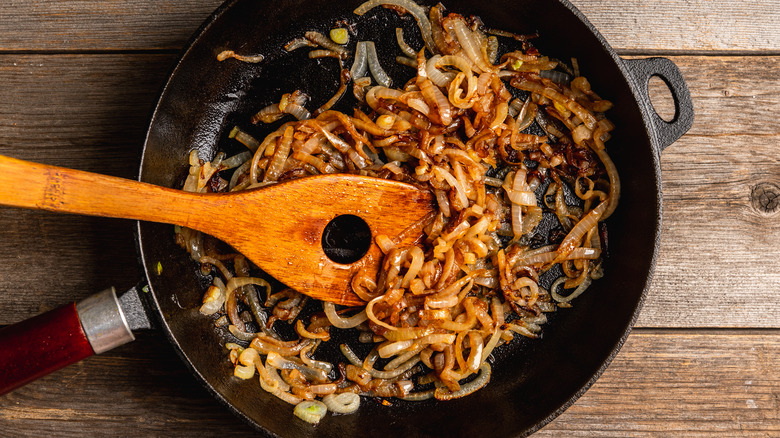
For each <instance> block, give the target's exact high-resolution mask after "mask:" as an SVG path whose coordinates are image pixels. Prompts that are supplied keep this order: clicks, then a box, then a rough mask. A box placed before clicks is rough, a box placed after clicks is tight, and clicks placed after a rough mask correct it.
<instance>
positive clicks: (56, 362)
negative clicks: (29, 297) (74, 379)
mask: <svg viewBox="0 0 780 438" xmlns="http://www.w3.org/2000/svg"><path fill="white" fill-rule="evenodd" d="M133 339H134V337H133V334H132V332H131V331H130V329H129V328H127V323H126V322H125V318H124V315H123V314H122V311H121V308H120V307H119V302H118V300H117V298H116V293H115V291H114V290H113V288H112V289H108V290H106V291H103V292H101V293H99V294H96V295H93V296H91V297H89V298H87V299H85V300H83V301H81V302H79V303H78V304H76V303H70V304H68V305H66V306H63V307H60V308H58V309H55V310H52V311H49V312H46V313H44V314H42V315H38V316H36V317H33V318H30V319H28V320H26V321H22V322H19V323H16V324H14V325H11V326H8V327H5V328H3V329H0V395H3V394H5V393H7V392H10V391H13V390H14V389H16V388H18V387H20V386H22V385H25V384H27V383H29V382H31V381H33V380H35V379H38V378H39V377H43V376H45V375H46V374H49V373H52V372H54V371H57V370H58V369H60V368H62V367H65V366H67V365H70V364H73V363H76V362H78V361H80V360H82V359H84V358H86V357H89V356H91V355H93V354H95V353H101V352H103V351H106V350H108V349H111V348H113V347H116V346H118V345H122V344H124V343H126V342H129V341H131V340H133Z"/></svg>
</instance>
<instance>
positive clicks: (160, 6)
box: [0, 0, 780, 53]
mask: <svg viewBox="0 0 780 438" xmlns="http://www.w3.org/2000/svg"><path fill="white" fill-rule="evenodd" d="M221 3H222V1H221V0H208V1H194V0H183V1H172V0H164V1H160V2H155V3H149V2H146V1H143V0H131V1H127V2H105V1H100V0H86V1H84V0H64V1H54V0H48V1H36V2H2V3H1V4H0V17H3V20H0V50H57V51H61V50H148V49H158V50H159V49H163V50H176V49H178V48H180V47H181V46H182V45H183V44H184V43H185V42H186V41H187V39H188V38H189V36H190V35H191V34H192V33H193V32H194V31H195V30H196V29H197V28H198V26H199V25H200V23H201V22H203V20H205V19H206V18H207V17H208V16H209V14H211V12H212V11H213V10H214V9H215V8H216V7H217V6H218V5H219V4H221ZM572 3H574V4H575V6H577V7H578V8H580V9H581V10H582V12H583V13H584V14H585V15H586V16H587V17H588V19H589V20H590V21H591V22H592V23H593V24H594V25H595V26H596V27H597V28H598V29H599V30H600V32H601V33H602V34H603V35H604V36H605V37H606V39H607V41H609V42H610V43H611V44H612V46H613V47H615V48H616V49H617V50H618V51H620V52H625V53H641V52H645V53H647V52H663V53H670V52H681V51H688V52H698V53H701V52H705V51H717V52H739V53H744V52H776V51H777V50H778V47H780V32H778V28H777V23H778V22H780V10H778V8H777V5H776V2H774V1H772V0H758V1H751V2H740V3H736V2H733V1H730V0H694V1H687V2H680V1H673V0H654V1H644V0H625V1H621V2H603V1H600V0H573V1H572ZM670 11H673V12H670ZM702 11H707V12H706V13H702Z"/></svg>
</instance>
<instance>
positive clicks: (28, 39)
mask: <svg viewBox="0 0 780 438" xmlns="http://www.w3.org/2000/svg"><path fill="white" fill-rule="evenodd" d="M220 4H222V0H183V1H175V0H163V1H157V2H149V1H144V0H131V1H117V0H110V1H103V0H86V1H82V0H72V1H70V0H68V1H59V0H45V1H35V2H29V1H10V2H8V1H6V2H2V3H1V4H0V17H3V19H2V20H0V50H26V51H30V50H32V51H40V50H54V51H63V50H79V51H85V50H149V49H155V50H174V51H175V50H178V49H179V48H181V47H182V46H183V45H184V43H185V42H186V41H187V39H188V38H189V37H190V35H191V34H192V33H193V32H195V30H196V29H197V28H198V26H200V24H201V23H202V22H203V21H204V20H205V19H206V18H207V17H208V16H209V15H211V13H212V12H213V11H214V9H216V8H217V7H218V6H219V5H220Z"/></svg>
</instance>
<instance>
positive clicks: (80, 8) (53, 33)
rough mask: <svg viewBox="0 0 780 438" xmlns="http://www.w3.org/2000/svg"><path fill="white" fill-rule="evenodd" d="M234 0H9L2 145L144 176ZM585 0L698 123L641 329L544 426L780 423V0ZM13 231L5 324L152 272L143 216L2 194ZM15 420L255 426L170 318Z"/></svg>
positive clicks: (3, 276)
mask: <svg viewBox="0 0 780 438" xmlns="http://www.w3.org/2000/svg"><path fill="white" fill-rule="evenodd" d="M219 3H221V0H205V1H203V0H198V1H192V0H183V1H178V2H171V1H170V0H161V1H148V0H129V1H126V2H117V1H111V0H110V1H103V0H60V1H57V0H43V1H34V2H33V1H23V0H12V1H10V2H2V3H1V4H0V84H2V86H0V104H1V105H0V154H5V155H11V156H15V157H18V158H24V159H29V160H38V161H42V162H47V163H50V164H55V165H60V166H66V167H74V168H79V169H83V170H89V171H96V172H103V173H107V174H110V175H116V176H121V177H132V176H134V175H135V173H136V169H137V163H138V159H139V154H140V148H141V144H142V141H143V133H144V130H145V127H146V124H147V121H148V115H149V111H150V110H151V106H152V104H153V101H154V98H155V96H156V93H157V91H158V90H159V87H160V85H161V84H162V81H163V80H164V78H165V75H166V74H167V71H168V69H169V68H170V66H171V65H172V63H173V62H174V59H175V56H174V55H173V54H172V53H173V52H175V51H178V50H179V49H180V48H181V47H182V45H183V43H184V42H185V41H186V40H187V39H188V38H189V36H190V35H191V34H192V32H193V31H194V30H195V29H196V28H197V27H198V26H199V25H200V23H201V22H202V21H203V19H205V18H206V17H207V16H208V15H209V14H210V13H211V12H212V10H213V9H214V8H215V7H216V6H217V5H218V4H219ZM572 3H574V4H575V5H576V6H577V7H579V8H580V9H581V10H582V12H583V13H584V14H585V15H586V16H587V17H588V19H589V20H590V21H591V22H592V23H593V24H594V25H595V26H596V27H597V28H598V29H599V31H600V32H601V33H602V34H603V35H604V36H605V38H606V39H607V41H608V42H609V43H610V44H611V45H612V46H613V47H615V48H616V49H617V50H618V52H619V53H621V54H623V55H638V56H647V55H653V54H664V55H669V54H676V55H681V56H674V57H673V60H674V61H675V62H676V63H677V64H678V65H679V66H680V68H681V70H682V72H683V75H684V76H685V79H686V81H687V82H688V85H689V88H690V89H691V93H692V95H693V101H694V106H695V110H696V120H695V123H694V126H693V128H692V129H691V131H690V133H689V134H688V135H686V136H684V137H683V138H682V139H681V140H679V141H678V142H677V143H675V144H674V145H672V146H671V147H669V148H667V149H666V150H665V151H664V153H663V154H662V156H661V166H662V170H663V192H664V193H663V194H664V209H665V216H664V225H663V237H662V240H661V248H660V253H659V259H658V265H657V268H656V274H655V277H654V281H653V283H652V286H651V289H650V293H649V295H648V297H647V301H646V303H645V306H644V309H643V312H642V313H641V315H640V319H639V321H638V326H639V327H640V328H639V329H635V330H634V332H633V334H632V335H631V336H630V337H629V339H628V341H627V343H626V345H625V346H624V348H623V349H622V350H621V352H620V354H618V356H617V357H616V358H615V360H614V361H613V363H612V365H611V366H610V367H609V368H608V369H607V371H606V372H605V374H604V375H603V376H602V377H601V378H600V379H599V381H598V382H596V384H595V385H594V386H593V387H592V388H591V389H590V390H589V391H588V392H587V393H586V394H585V395H584V396H583V397H582V398H581V399H580V400H579V401H578V402H577V403H575V404H574V405H573V406H572V407H571V408H569V409H568V410H567V411H566V412H565V413H564V414H563V415H561V416H560V417H559V418H557V419H556V420H555V421H553V422H552V423H551V424H549V425H548V426H546V427H545V428H543V429H542V430H541V431H540V432H539V433H538V434H537V435H538V436H550V437H558V436H567V437H568V436H575V437H576V436H581V437H591V436H629V437H643V436H700V437H710V436H713V435H718V436H761V437H774V436H780V419H779V418H778V412H780V394H779V392H780V380H778V379H779V377H778V376H780V374H778V372H777V370H778V368H780V357H778V349H777V346H778V345H780V332H779V331H778V330H777V328H778V327H780V311H778V309H780V294H778V291H780V245H777V242H779V241H780V231H778V226H779V224H780V213H778V212H777V211H775V212H774V213H771V212H768V211H762V210H760V208H758V207H760V203H756V202H755V199H754V198H753V195H754V194H755V193H756V188H758V187H764V186H762V184H768V185H770V187H771V185H775V186H780V181H779V180H778V179H779V178H780V164H779V163H778V153H777V146H776V145H777V142H778V139H780V132H779V130H780V125H778V124H777V122H776V116H775V114H777V110H778V109H780V108H779V106H780V100H778V99H777V97H776V96H777V95H778V91H780V90H778V88H779V87H780V85H778V81H777V71H778V69H779V68H780V57H778V55H780V27H778V25H777V23H778V22H780V19H779V18H780V16H779V15H780V8H778V7H777V6H778V4H777V2H776V1H774V0H758V1H751V2H744V1H743V2H737V1H733V0H687V1H682V0H652V1H648V0H625V1H620V2H606V1H601V0H572ZM128 51H133V52H134V53H127V52H128ZM36 52H40V54H37V55H36V54H29V53H36ZM105 52H112V53H113V54H111V53H108V54H106V53H105ZM160 52H164V53H160ZM25 53H28V54H25ZM101 53H103V54H101ZM721 55H728V56H721ZM654 88H655V89H656V91H658V90H660V86H654ZM661 109H662V110H668V109H669V107H668V105H666V106H664V105H663V104H662V105H661ZM0 230H2V234H1V235H2V239H3V241H2V242H3V244H2V245H0V261H2V263H0V296H1V297H3V302H2V305H0V325H3V324H9V323H12V322H15V321H18V320H19V319H22V318H25V317H30V316H33V315H35V314H38V313H40V312H43V311H46V310H50V309H52V308H54V307H56V306H59V305H61V304H63V303H65V302H68V301H72V300H74V299H80V298H83V297H86V296H88V295H91V294H92V293H94V292H96V291H98V290H102V289H104V288H105V287H107V286H110V285H116V286H117V287H119V288H124V287H129V286H132V285H133V284H134V283H135V281H137V279H138V278H140V277H139V275H140V271H139V269H138V267H137V265H136V254H135V246H134V244H133V243H132V242H133V224H132V222H127V221H120V220H113V219H96V218H87V217H81V216H71V215H53V214H51V213H44V212H37V211H27V210H19V209H5V208H0ZM641 327H660V328H663V329H659V330H656V329H647V328H641ZM675 327H676V328H686V329H675ZM708 327H710V328H716V330H707V329H706V328H708ZM739 327H748V328H750V327H756V328H759V327H764V328H768V329H762V330H741V329H737V328H739ZM691 328H694V329H691ZM696 328H699V329H696ZM701 328H705V329H701ZM0 431H2V432H0V435H3V436H6V435H7V436H40V435H53V436H73V437H82V436H116V435H126V436H130V435H132V436H138V435H140V436H166V435H182V436H189V435H192V436H195V435H197V436H246V435H249V434H251V433H252V431H251V430H250V429H249V428H248V427H246V426H245V425H244V424H242V423H241V422H240V421H238V420H236V418H235V417H233V416H232V415H231V414H230V413H229V412H228V411H227V410H226V409H224V408H223V407H222V406H220V405H219V404H218V403H217V402H216V401H215V400H214V399H213V398H212V397H211V396H210V395H208V394H207V393H206V392H205V391H204V390H203V389H201V387H200V386H199V385H198V384H197V383H196V382H195V380H194V379H193V378H192V376H191V375H190V374H189V372H188V371H186V369H185V368H184V366H183V365H182V364H181V362H180V361H179V359H178V358H177V357H176V356H175V354H174V353H173V352H172V349H171V347H170V346H169V345H168V343H167V342H166V341H165V340H164V339H163V336H162V335H161V334H159V333H156V332H146V333H142V334H141V336H140V339H139V340H138V341H137V342H135V343H132V344H129V345H126V346H123V347H120V348H119V349H118V350H116V351H113V352H109V353H107V354H105V355H100V356H95V357H92V358H89V359H87V360H86V361H84V362H82V363H80V364H77V365H75V366H73V367H70V368H66V369H64V370H61V371H59V372H57V373H55V374H54V375H51V376H48V377H46V378H44V379H43V380H41V381H38V382H35V383H33V384H32V385H30V386H27V387H24V388H21V389H19V390H17V391H14V392H12V393H10V394H8V395H6V396H5V397H2V398H0Z"/></svg>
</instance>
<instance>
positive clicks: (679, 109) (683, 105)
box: [623, 58, 693, 154]
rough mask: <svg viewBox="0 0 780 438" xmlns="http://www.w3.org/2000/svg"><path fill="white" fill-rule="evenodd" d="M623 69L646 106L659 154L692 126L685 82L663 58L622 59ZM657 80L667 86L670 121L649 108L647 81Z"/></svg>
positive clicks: (673, 65) (674, 67)
mask: <svg viewBox="0 0 780 438" xmlns="http://www.w3.org/2000/svg"><path fill="white" fill-rule="evenodd" d="M623 63H624V65H625V66H626V69H628V71H629V72H630V73H631V76H633V78H634V81H635V83H636V85H637V86H638V87H639V93H640V97H641V98H642V100H643V101H644V102H647V103H648V105H649V106H650V117H651V121H652V128H653V129H654V131H655V134H656V135H655V138H656V139H657V146H656V147H657V149H658V153H659V154H660V153H661V152H662V151H663V150H664V149H666V147H667V146H669V145H671V144H672V143H674V142H675V141H677V139H679V138H680V137H682V136H683V134H685V133H686V132H688V130H689V129H691V126H692V125H693V100H691V93H690V91H688V86H687V85H686V84H685V79H684V78H683V76H682V73H680V69H679V68H678V67H677V65H676V64H675V63H674V62H672V61H671V60H669V59H667V58H645V59H624V60H623ZM654 76H655V77H658V78H661V80H662V81H664V83H665V84H666V86H667V87H669V90H670V91H671V93H672V99H673V100H674V118H672V120H671V121H668V122H667V121H666V120H664V119H662V118H661V117H660V116H659V115H658V113H657V112H656V111H655V110H654V109H653V108H652V103H651V102H650V94H649V91H648V85H649V83H650V78H652V77H654Z"/></svg>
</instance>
